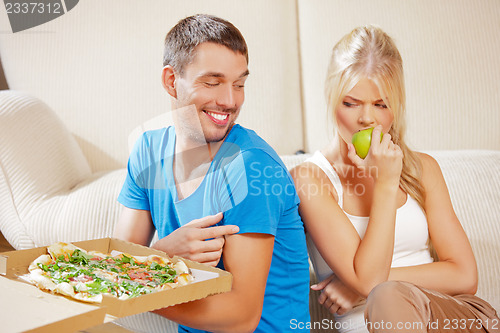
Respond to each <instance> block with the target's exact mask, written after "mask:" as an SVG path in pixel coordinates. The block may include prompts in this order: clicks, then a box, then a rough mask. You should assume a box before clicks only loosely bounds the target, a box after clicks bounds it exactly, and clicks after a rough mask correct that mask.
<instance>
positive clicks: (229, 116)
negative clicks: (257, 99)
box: [175, 43, 249, 142]
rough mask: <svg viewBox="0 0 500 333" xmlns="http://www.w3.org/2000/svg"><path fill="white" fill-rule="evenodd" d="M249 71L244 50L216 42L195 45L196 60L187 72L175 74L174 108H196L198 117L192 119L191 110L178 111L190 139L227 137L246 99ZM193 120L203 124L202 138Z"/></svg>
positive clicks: (188, 66)
mask: <svg viewBox="0 0 500 333" xmlns="http://www.w3.org/2000/svg"><path fill="white" fill-rule="evenodd" d="M248 74H249V72H248V66H247V60H246V58H245V56H244V55H242V54H241V53H238V52H234V51H232V50H231V49H229V48H227V47H225V46H222V45H219V44H215V43H203V44H200V45H199V46H197V47H196V50H195V56H194V59H193V61H192V62H191V63H189V64H188V65H187V66H186V67H185V70H184V74H183V75H179V74H176V79H175V89H176V93H177V97H176V102H175V107H176V108H182V107H185V106H188V105H194V106H195V107H196V113H197V115H198V120H197V119H192V118H193V117H192V114H191V113H187V114H186V115H185V117H183V116H182V115H181V114H179V123H180V125H181V126H182V127H183V129H184V131H185V132H186V134H187V135H188V136H189V137H190V138H191V139H195V140H197V141H201V140H203V141H204V142H219V141H222V140H224V138H225V137H226V136H227V134H228V133H229V131H230V130H231V128H232V126H233V125H234V122H235V121H236V118H237V117H238V115H239V112H240V108H241V106H242V104H243V101H244V99H245V91H244V85H245V81H246V79H247V77H248ZM190 115H191V117H189V116H190ZM189 118H191V119H189ZM194 121H199V123H200V124H201V129H202V131H203V138H202V137H201V133H196V132H199V124H194V123H193V122H194ZM197 129H198V130H197ZM193 131H194V132H193Z"/></svg>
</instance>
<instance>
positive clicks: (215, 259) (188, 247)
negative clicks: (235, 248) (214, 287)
mask: <svg viewBox="0 0 500 333" xmlns="http://www.w3.org/2000/svg"><path fill="white" fill-rule="evenodd" d="M221 219H222V213H218V214H216V215H210V216H206V217H203V218H201V219H197V220H193V221H191V222H189V223H187V224H186V225H184V226H182V227H181V228H179V229H177V230H175V231H174V232H172V233H171V234H170V235H168V236H166V237H164V238H162V239H160V240H159V241H158V242H156V243H155V244H154V245H153V248H155V249H157V250H161V251H164V252H166V253H167V254H168V255H170V256H173V255H177V256H180V257H183V258H186V259H189V260H193V261H197V262H200V263H204V264H208V265H211V266H217V264H218V263H219V260H220V257H221V254H222V248H223V247H224V237H223V236H225V235H232V234H235V233H237V232H238V231H239V228H238V226H236V225H224V226H217V227H211V226H213V225H215V224H216V223H218V222H219V221H220V220H221ZM207 239H208V240H207Z"/></svg>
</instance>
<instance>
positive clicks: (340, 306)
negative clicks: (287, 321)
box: [311, 274, 363, 315]
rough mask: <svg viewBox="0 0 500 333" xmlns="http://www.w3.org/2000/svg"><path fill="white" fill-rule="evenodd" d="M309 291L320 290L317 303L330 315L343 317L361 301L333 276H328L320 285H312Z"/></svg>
mask: <svg viewBox="0 0 500 333" xmlns="http://www.w3.org/2000/svg"><path fill="white" fill-rule="evenodd" d="M311 289H312V290H321V295H319V297H318V302H319V303H320V304H322V305H323V306H324V307H325V308H327V309H328V311H330V313H332V314H335V313H337V314H338V315H343V314H345V313H346V312H348V311H350V310H351V309H352V308H353V307H354V306H355V305H357V304H358V303H359V302H360V301H361V300H362V299H363V298H362V297H361V296H360V295H358V294H357V293H356V292H355V291H353V290H351V289H349V288H348V287H347V286H346V285H345V284H344V283H342V281H340V280H339V279H338V278H337V276H336V275H335V274H332V275H330V276H329V277H327V278H326V279H324V280H323V281H321V282H320V283H317V284H314V285H312V286H311Z"/></svg>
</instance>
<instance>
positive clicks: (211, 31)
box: [163, 14, 248, 75]
mask: <svg viewBox="0 0 500 333" xmlns="http://www.w3.org/2000/svg"><path fill="white" fill-rule="evenodd" d="M206 42H211V43H216V44H219V45H223V46H225V47H227V48H229V49H231V50H233V51H235V52H239V53H241V54H242V55H244V56H245V58H246V60H247V63H248V48H247V44H246V42H245V39H244V38H243V35H242V34H241V32H240V31H239V30H238V29H237V28H236V27H235V26H234V25H233V24H232V23H230V22H228V21H226V20H223V19H221V18H219V17H216V16H211V15H205V14H198V15H193V16H189V17H186V18H184V19H182V20H180V21H179V22H178V23H177V24H176V25H175V26H174V27H173V28H172V29H171V30H170V31H169V32H168V34H167V36H166V37H165V48H164V52H163V66H164V67H165V66H167V65H171V66H172V67H173V68H174V70H175V71H177V72H179V74H181V75H182V74H183V73H184V69H185V66H186V65H187V64H189V63H190V62H191V61H193V59H194V56H195V52H196V51H195V49H196V47H197V46H198V45H200V44H202V43H206Z"/></svg>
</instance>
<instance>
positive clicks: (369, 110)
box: [335, 78, 394, 143]
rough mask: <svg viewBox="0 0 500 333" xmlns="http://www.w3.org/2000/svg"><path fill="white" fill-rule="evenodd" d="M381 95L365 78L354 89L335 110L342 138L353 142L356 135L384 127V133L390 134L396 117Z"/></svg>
mask: <svg viewBox="0 0 500 333" xmlns="http://www.w3.org/2000/svg"><path fill="white" fill-rule="evenodd" d="M383 97H384V98H382V96H381V95H380V91H379V89H378V87H377V85H376V84H375V83H374V82H373V81H372V80H370V79H368V78H363V79H361V80H359V82H358V83H357V84H356V85H355V86H354V88H352V89H351V90H350V91H349V92H348V93H347V94H346V96H345V97H344V98H343V99H342V102H341V103H340V105H339V106H338V107H337V109H336V110H335V120H336V123H337V130H338V133H339V135H340V137H341V138H342V139H343V140H344V141H345V142H347V143H349V142H351V138H352V136H353V134H354V133H356V132H358V131H360V130H363V129H367V128H370V127H375V126H377V125H382V132H383V133H387V132H389V130H390V128H391V126H392V121H393V119H394V115H393V113H392V111H391V110H390V109H389V108H388V106H387V105H386V103H385V102H384V99H385V100H387V98H385V97H386V96H383Z"/></svg>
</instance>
